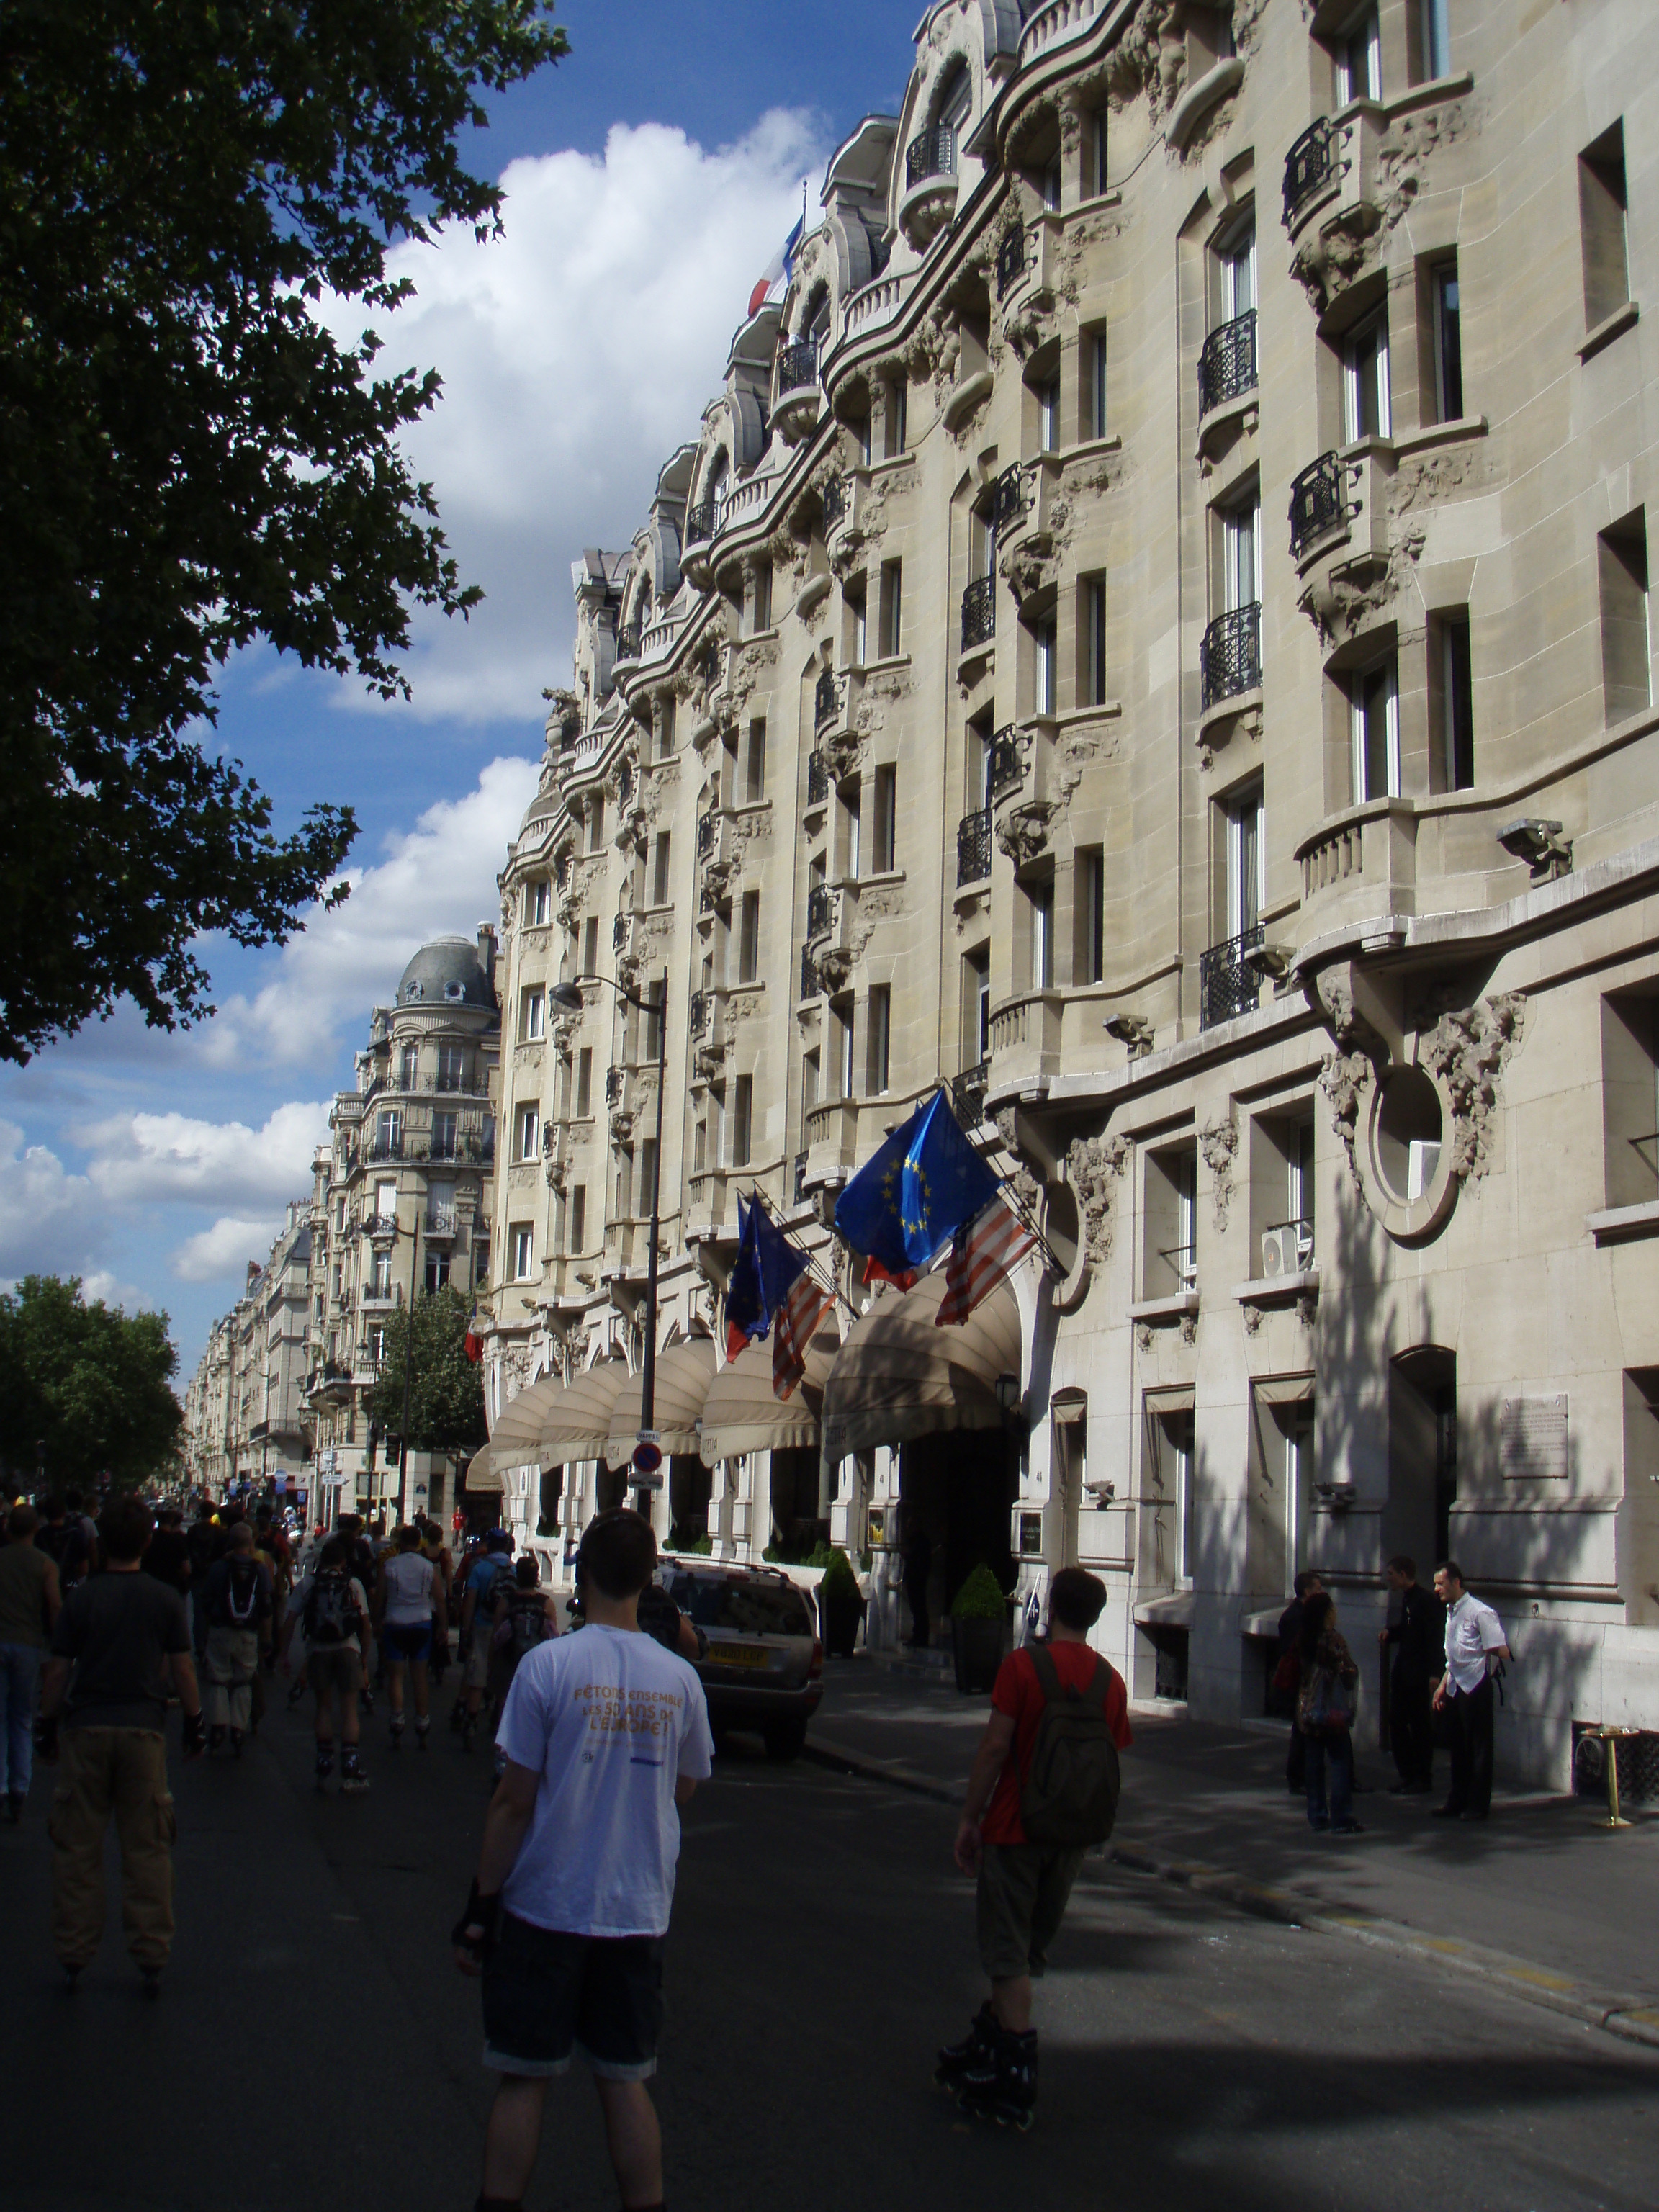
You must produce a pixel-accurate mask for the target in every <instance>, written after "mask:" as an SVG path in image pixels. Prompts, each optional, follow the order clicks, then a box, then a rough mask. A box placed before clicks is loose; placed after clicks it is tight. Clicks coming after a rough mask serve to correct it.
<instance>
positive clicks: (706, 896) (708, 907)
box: [697, 883, 720, 914]
mask: <svg viewBox="0 0 1659 2212" xmlns="http://www.w3.org/2000/svg"><path fill="white" fill-rule="evenodd" d="M697 912H698V913H699V914H718V913H719V912H720V899H719V897H718V896H716V894H715V890H714V885H713V884H708V883H706V884H704V885H703V887H702V890H701V891H700V892H699V893H698V895H697Z"/></svg>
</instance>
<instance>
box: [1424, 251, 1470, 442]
mask: <svg viewBox="0 0 1659 2212" xmlns="http://www.w3.org/2000/svg"><path fill="white" fill-rule="evenodd" d="M1429 297H1430V312H1431V317H1432V325H1433V327H1432V331H1431V337H1432V339H1433V347H1434V410H1435V420H1436V421H1437V422H1456V421H1458V419H1459V418H1460V417H1461V416H1462V412H1463V339H1462V325H1461V323H1460V321H1459V317H1458V292H1457V260H1456V257H1455V255H1454V257H1453V258H1452V259H1451V260H1449V261H1438V262H1437V263H1436V264H1435V265H1434V267H1433V268H1432V269H1431V270H1430V271H1429Z"/></svg>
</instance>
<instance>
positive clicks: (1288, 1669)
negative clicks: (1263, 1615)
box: [1273, 1567, 1325, 1797]
mask: <svg viewBox="0 0 1659 2212" xmlns="http://www.w3.org/2000/svg"><path fill="white" fill-rule="evenodd" d="M1324 1587H1325V1585H1324V1583H1322V1581H1321V1580H1320V1578H1319V1577H1318V1576H1317V1575H1316V1574H1315V1573H1314V1571H1313V1570H1312V1569H1311V1568H1310V1567H1309V1568H1304V1570H1303V1571H1302V1573H1300V1574H1299V1575H1298V1576H1297V1578H1296V1580H1295V1582H1294V1583H1292V1584H1291V1589H1294V1591H1295V1592H1296V1595H1295V1596H1294V1597H1293V1598H1292V1599H1291V1601H1290V1603H1289V1604H1288V1605H1287V1606H1286V1607H1285V1610H1284V1612H1283V1613H1280V1614H1279V1644H1278V1648H1277V1649H1276V1650H1275V1651H1274V1653H1273V1679H1274V1681H1275V1682H1276V1683H1277V1684H1278V1685H1279V1686H1280V1687H1281V1688H1286V1687H1288V1689H1289V1690H1290V1692H1291V1747H1290V1752H1289V1753H1288V1755H1287V1756H1286V1758H1285V1786H1286V1788H1287V1789H1288V1790H1289V1791H1290V1793H1291V1796H1292V1797H1301V1796H1305V1795H1306V1793H1307V1788H1308V1747H1307V1743H1306V1741H1304V1737H1303V1734H1302V1731H1301V1729H1299V1728H1298V1727H1297V1724H1296V1693H1297V1687H1298V1686H1299V1683H1300V1679H1301V1669H1300V1667H1299V1665H1297V1645H1298V1644H1300V1643H1301V1641H1302V1607H1303V1602H1304V1600H1305V1599H1308V1598H1310V1597H1317V1596H1318V1595H1319V1594H1320V1592H1321V1591H1322V1589H1324ZM1292 1673H1294V1674H1295V1675H1296V1677H1297V1680H1295V1681H1289V1682H1287V1681H1286V1680H1285V1677H1286V1676H1287V1675H1289V1674H1292Z"/></svg>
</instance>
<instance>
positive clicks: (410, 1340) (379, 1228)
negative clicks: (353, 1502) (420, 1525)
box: [362, 1194, 422, 1519]
mask: <svg viewBox="0 0 1659 2212" xmlns="http://www.w3.org/2000/svg"><path fill="white" fill-rule="evenodd" d="M421 1204H422V1201H421V1199H420V1196H419V1194H416V1200H415V1219H414V1222H413V1223H412V1225H410V1232H409V1234H410V1249H411V1253H412V1264H411V1266H410V1270H409V1323H408V1326H407V1327H406V1328H405V1329H404V1425H403V1427H402V1429H401V1430H400V1431H398V1517H399V1518H400V1519H401V1518H402V1516H403V1504H404V1498H405V1497H406V1496H407V1495H408V1492H409V1413H410V1393H411V1391H412V1389H413V1387H414V1381H415V1297H416V1289H417V1286H418V1285H419V1282H420V1277H421ZM362 1234H363V1235H364V1236H365V1237H368V1238H369V1239H370V1241H371V1242H372V1241H373V1240H374V1237H377V1236H380V1237H386V1238H388V1239H389V1241H390V1242H391V1243H393V1244H396V1243H397V1241H398V1238H399V1237H401V1236H402V1235H403V1225H402V1224H401V1223H400V1222H399V1221H398V1217H397V1215H396V1214H395V1213H393V1214H390V1215H383V1214H379V1213H377V1214H375V1215H374V1216H373V1217H372V1218H370V1219H369V1220H368V1221H366V1222H365V1223H364V1224H363V1226H362ZM369 1507H370V1510H371V1511H372V1510H374V1476H373V1474H372V1472H371V1474H370V1487H369Z"/></svg>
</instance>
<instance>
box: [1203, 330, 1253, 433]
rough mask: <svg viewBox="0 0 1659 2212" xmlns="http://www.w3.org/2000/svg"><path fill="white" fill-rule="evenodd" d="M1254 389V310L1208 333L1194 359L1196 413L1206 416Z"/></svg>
mask: <svg viewBox="0 0 1659 2212" xmlns="http://www.w3.org/2000/svg"><path fill="white" fill-rule="evenodd" d="M1254 391H1255V308H1254V307H1251V308H1249V309H1247V311H1246V312H1245V313H1243V314H1242V315H1235V316H1234V317H1233V319H1232V320H1231V322H1230V323H1223V324H1222V325H1221V326H1220V327H1219V329H1218V330H1213V331H1211V332H1210V335H1209V337H1206V339H1205V341H1204V349H1203V351H1202V352H1201V353H1200V355H1199V356H1198V411H1199V413H1200V415H1207V414H1208V413H1209V411H1210V410H1211V409H1212V407H1220V406H1223V405H1225V403H1226V402H1227V401H1228V400H1229V399H1237V398H1238V397H1239V396H1240V394H1241V393H1243V392H1254Z"/></svg>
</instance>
